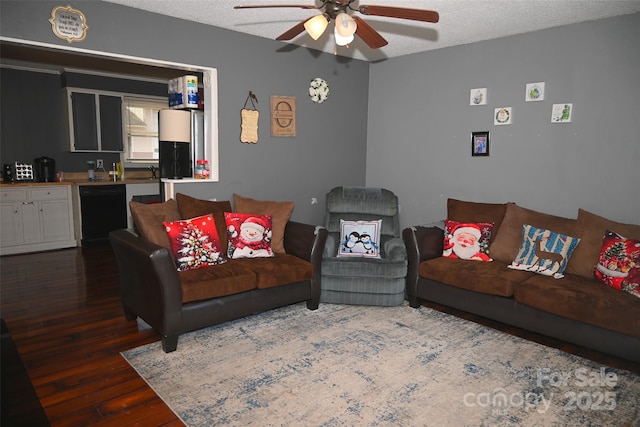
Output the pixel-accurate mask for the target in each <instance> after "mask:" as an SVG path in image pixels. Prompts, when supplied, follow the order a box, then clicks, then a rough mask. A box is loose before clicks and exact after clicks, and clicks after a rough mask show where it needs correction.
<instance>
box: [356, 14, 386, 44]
mask: <svg viewBox="0 0 640 427" xmlns="http://www.w3.org/2000/svg"><path fill="white" fill-rule="evenodd" d="M353 19H354V20H355V21H356V25H357V27H356V34H357V35H358V37H360V38H361V39H362V41H364V42H365V43H366V44H367V45H368V46H369V47H370V48H371V49H379V48H381V47H382V46H386V45H388V44H389V42H388V41H386V40H385V39H384V37H382V36H381V35H380V33H379V32H377V31H376V30H374V29H373V27H372V26H371V25H369V24H367V23H366V22H365V20H364V19H362V18H359V17H357V16H354V17H353Z"/></svg>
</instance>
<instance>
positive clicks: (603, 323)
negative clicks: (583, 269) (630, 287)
mask: <svg viewBox="0 0 640 427" xmlns="http://www.w3.org/2000/svg"><path fill="white" fill-rule="evenodd" d="M514 297H515V300H516V301H517V302H519V303H522V304H526V305H529V306H531V307H534V308H537V309H540V310H544V311H546V312H549V313H553V314H557V315H559V316H564V317H568V318H570V319H574V320H577V321H581V322H585V323H589V324H592V325H595V326H599V327H601V328H605V329H610V330H613V331H617V332H621V333H623V334H627V335H631V336H634V337H638V338H640V300H639V299H638V298H636V297H634V296H633V295H629V294H628V293H626V292H620V291H617V290H615V289H613V288H610V287H608V286H604V285H603V284H602V283H600V282H598V281H597V280H596V279H593V278H592V279H587V278H584V277H581V276H577V275H571V274H567V275H565V277H564V278H562V279H559V280H554V279H553V278H551V277H545V276H540V275H537V274H531V275H529V278H528V279H527V280H526V281H524V282H522V283H521V284H519V285H518V286H517V287H516V289H515V294H514Z"/></svg>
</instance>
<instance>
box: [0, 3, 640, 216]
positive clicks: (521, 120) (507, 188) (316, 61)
mask: <svg viewBox="0 0 640 427" xmlns="http://www.w3.org/2000/svg"><path fill="white" fill-rule="evenodd" d="M65 4H66V3H65ZM70 4H71V6H73V7H75V8H78V9H80V10H82V11H83V12H84V13H85V15H86V17H87V21H88V23H89V25H90V27H91V28H90V29H89V33H88V37H87V40H85V41H84V42H82V43H74V46H77V47H81V48H84V49H95V50H102V51H110V52H117V53H122V54H128V55H134V56H145V57H150V58H154V59H162V60H169V61H174V62H185V63H190V64H197V65H204V66H211V67H216V68H217V69H218V80H219V108H220V113H219V128H220V131H219V138H220V157H221V166H220V177H221V178H220V182H219V183H215V184H196V185H194V186H179V191H182V192H185V193H188V194H192V195H194V196H197V197H207V198H212V197H217V198H218V199H221V198H228V197H230V196H231V194H232V193H233V192H237V193H239V194H242V195H246V196H249V197H255V198H264V199H274V200H293V201H294V202H295V203H296V209H295V211H294V218H296V219H298V220H304V221H309V222H313V223H320V222H322V216H323V212H324V195H325V193H326V192H327V191H328V190H329V189H330V188H332V187H333V186H335V185H363V184H365V183H366V184H367V185H372V186H383V187H386V188H389V189H390V190H392V191H395V192H396V193H397V194H398V195H399V197H400V202H401V207H402V211H401V215H400V219H401V224H402V226H407V225H411V224H419V223H424V222H429V221H433V220H437V219H441V218H443V217H444V216H445V215H446V211H445V201H446V198H447V197H456V198H461V199H466V200H477V201H490V202H503V201H507V200H509V201H515V202H517V203H519V204H520V205H522V206H525V207H529V208H532V209H536V210H542V211H545V212H549V213H553V214H558V215H564V216H570V217H575V215H576V214H577V209H578V207H582V208H585V209H587V210H590V211H592V212H594V213H597V214H600V215H603V216H607V217H610V218H612V219H615V220H618V221H625V222H634V223H640V213H639V212H640V190H639V186H638V182H640V169H639V165H640V139H639V135H640V107H639V105H640V58H639V56H638V54H637V44H638V41H640V15H632V16H626V17H620V18H613V19H607V20H601V21H595V22H588V23H583V24H577V25H572V26H567V27H561V28H555V29H550V30H545V31H541V32H537V33H530V34H524V35H518V36H513V37H507V38H503V39H497V40H490V41H486V42H480V43H475V44H470V45H466V46H458V47H452V48H447V49H441V50H436V51H430V52H425V53H422V54H417V55H409V56H405V57H400V58H394V59H391V60H387V61H384V62H379V63H375V64H371V65H369V64H367V63H365V62H362V61H346V60H343V59H341V58H337V57H334V56H333V55H328V54H322V53H319V52H316V51H310V50H307V49H303V48H299V47H294V46H290V45H287V44H282V43H280V42H276V41H271V40H266V39H262V38H256V37H253V36H248V35H243V34H239V33H235V32H231V31H227V30H223V29H219V28H213V27H207V26H203V25H198V24H194V23H189V22H183V21H179V20H176V19H173V18H170V17H164V16H160V15H155V14H151V13H147V12H143V11H139V10H135V9H129V8H125V7H121V6H118V5H114V4H109V3H103V2H71V3H70ZM57 5H59V3H58V2H53V1H49V2H32V1H29V2H8V1H2V2H0V8H1V9H0V12H1V13H0V15H1V22H0V23H1V25H0V32H1V34H2V35H3V36H6V37H15V38H23V39H27V40H36V41H41V42H46V43H52V44H58V45H67V43H66V42H65V41H62V40H60V39H58V38H56V37H55V36H54V35H53V33H52V32H51V27H50V25H49V23H48V22H47V19H48V17H49V15H50V13H51V9H52V8H53V7H54V6H57ZM317 76H319V77H323V78H325V79H326V80H327V81H328V82H329V84H330V85H331V97H330V99H329V101H328V102H326V103H324V104H319V105H318V104H313V103H312V102H310V101H309V99H308V96H307V86H308V82H309V80H310V79H311V78H313V77H317ZM538 81H545V82H546V95H545V101H543V102H534V103H525V102H524V92H525V90H524V88H525V84H526V83H529V82H538ZM476 87H487V88H488V90H489V95H488V99H489V104H488V105H487V106H482V107H471V106H469V90H470V89H471V88H476ZM249 90H252V91H254V92H255V93H256V95H257V96H258V100H259V101H260V103H259V104H258V108H259V110H260V113H261V117H260V134H259V138H260V142H259V143H258V144H257V145H253V144H250V145H249V144H242V143H240V142H239V129H240V109H241V108H242V106H243V104H244V101H245V98H246V96H247V94H248V92H249ZM271 95H286V96H296V98H297V103H298V116H297V117H298V136H297V137H296V138H271V137H270V131H269V112H268V101H269V97H270V96H271ZM560 102H572V103H573V104H574V117H573V122H572V123H570V124H551V123H550V115H551V105H552V104H553V103H560ZM502 106H511V107H512V108H513V113H514V119H513V124H512V125H510V126H493V121H492V115H493V109H494V108H495V107H502ZM484 130H489V131H491V156H490V157H474V158H472V157H471V154H470V151H471V149H470V137H469V134H470V132H472V131H484ZM1 143H3V144H4V143H5V141H2V142H1ZM182 187H185V188H184V189H183V188H182ZM312 197H316V198H318V201H319V202H320V203H318V204H317V205H311V204H310V199H311V198H312Z"/></svg>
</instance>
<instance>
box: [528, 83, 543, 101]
mask: <svg viewBox="0 0 640 427" xmlns="http://www.w3.org/2000/svg"><path fill="white" fill-rule="evenodd" d="M524 100H525V101H526V102H534V101H544V82H538V83H527V86H526V93H525V97H524Z"/></svg>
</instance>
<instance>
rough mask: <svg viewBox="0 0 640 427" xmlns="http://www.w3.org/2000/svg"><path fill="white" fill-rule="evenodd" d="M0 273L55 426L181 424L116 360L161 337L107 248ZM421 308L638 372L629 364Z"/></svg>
mask: <svg viewBox="0 0 640 427" xmlns="http://www.w3.org/2000/svg"><path fill="white" fill-rule="evenodd" d="M0 272H1V276H0V277H1V281H0V286H1V289H0V291H1V292H0V298H1V305H0V315H1V316H2V318H3V319H4V320H5V322H6V324H7V326H8V328H9V330H10V331H11V336H12V338H13V340H14V342H15V345H16V348H17V350H18V352H19V354H20V356H21V358H22V361H23V362H24V365H25V366H26V369H27V372H28V374H29V377H30V378H31V381H32V383H33V385H34V387H35V390H36V393H37V395H38V397H39V399H40V403H41V405H42V407H43V408H44V411H45V413H46V416H47V417H48V419H49V422H50V424H51V425H52V426H78V425H105V426H119V427H121V426H134V425H140V426H149V425H153V426H177V425H182V423H181V422H180V420H179V419H178V418H177V417H176V415H175V414H174V413H173V412H172V411H171V410H170V409H169V408H168V407H167V406H166V405H165V404H164V402H163V401H162V400H160V399H159V398H158V396H157V395H156V394H155V393H154V392H153V390H151V389H150V388H149V387H148V386H147V384H146V382H145V381H144V380H142V379H141V378H140V377H139V376H138V375H137V373H136V372H135V371H134V370H133V368H131V366H129V364H128V363H127V362H126V361H125V360H124V359H123V358H122V356H121V355H120V352H121V351H123V350H126V349H130V348H134V347H137V346H140V345H143V344H147V343H150V342H154V341H157V340H159V339H160V337H159V336H158V335H157V334H156V333H154V332H153V331H149V330H147V331H142V332H141V331H138V328H137V324H136V322H128V321H126V320H125V318H124V314H123V312H122V308H121V306H120V302H119V295H118V276H117V269H116V264H115V259H114V257H113V254H112V252H111V249H110V247H109V246H98V247H87V248H77V249H66V250H60V251H51V252H42V253H35V254H26V255H15V256H6V257H1V258H0ZM425 305H428V306H430V307H433V308H436V309H439V310H441V311H445V312H448V313H451V314H454V315H457V316H460V317H463V318H465V319H469V320H472V321H475V322H478V323H482V324H486V325H488V326H491V327H494V328H496V329H499V330H503V331H505V332H508V333H511V334H515V335H518V336H521V337H524V338H527V339H530V340H533V341H537V342H539V343H542V344H545V345H548V346H552V347H557V348H560V349H562V350H564V351H567V352H569V353H574V354H577V355H579V356H582V357H585V358H588V359H592V360H595V361H597V362H600V363H602V364H604V365H608V366H612V367H616V368H621V369H626V370H629V371H632V372H635V373H637V374H640V366H639V365H638V364H635V363H632V362H629V361H625V360H621V359H616V358H613V357H610V356H607V355H604V354H601V353H598V352H595V351H591V350H587V349H584V348H580V347H577V346H574V345H570V344H567V343H563V342H561V341H557V340H554V339H550V338H547V337H543V336H540V335H537V334H533V333H529V332H526V331H522V330H519V329H517V328H512V327H509V326H506V325H502V324H499V323H496V322H492V321H489V320H486V319H483V318H479V317H477V316H472V315H469V314H466V313H462V312H459V311H457V310H452V309H448V308H445V307H441V306H437V305H432V304H425ZM9 425H11V424H9Z"/></svg>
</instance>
